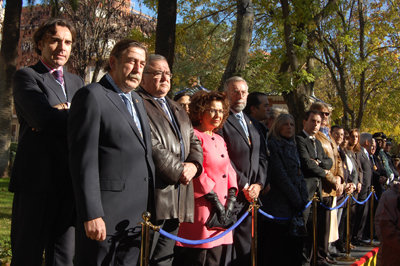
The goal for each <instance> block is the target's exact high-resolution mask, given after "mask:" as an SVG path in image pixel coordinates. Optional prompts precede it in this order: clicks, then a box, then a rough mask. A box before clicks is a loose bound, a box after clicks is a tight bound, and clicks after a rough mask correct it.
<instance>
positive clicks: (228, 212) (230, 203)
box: [225, 188, 236, 228]
mask: <svg viewBox="0 0 400 266" xmlns="http://www.w3.org/2000/svg"><path fill="white" fill-rule="evenodd" d="M235 202H236V188H230V189H229V190H228V200H227V201H226V206H225V225H226V226H227V228H228V227H231V226H232V225H233V224H234V223H235V222H236V217H235V215H234V214H233V208H234V207H235Z"/></svg>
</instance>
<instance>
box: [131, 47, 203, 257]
mask: <svg viewBox="0 0 400 266" xmlns="http://www.w3.org/2000/svg"><path fill="white" fill-rule="evenodd" d="M171 76H172V74H171V72H170V69H169V66H168V62H167V60H166V59H165V58H164V57H163V56H161V55H150V56H149V58H148V59H147V64H146V67H145V69H144V72H143V79H142V83H141V87H142V88H141V89H140V90H139V91H138V93H139V95H140V96H141V97H142V98H143V100H144V106H145V108H146V111H147V114H148V116H149V120H150V127H151V132H152V145H153V148H152V150H153V160H154V164H155V166H156V178H155V184H154V185H155V192H154V194H155V195H154V201H155V213H153V215H154V214H155V222H156V224H158V225H161V226H162V228H163V230H165V231H167V232H169V233H171V234H174V235H177V233H178V229H179V223H180V222H193V217H194V193H193V184H192V179H193V178H195V177H197V176H199V175H200V174H201V172H202V169H203V168H202V164H203V151H202V148H201V143H200V141H199V140H198V138H197V137H196V136H195V135H194V133H193V127H192V123H191V121H190V119H189V117H188V115H187V113H186V111H185V110H184V109H183V108H182V107H181V106H180V105H179V104H178V103H176V102H174V101H172V100H170V99H169V98H168V97H166V96H167V93H168V92H169V90H170V88H171V83H170V79H171ZM174 246H175V241H174V240H171V239H169V238H166V237H164V236H162V235H159V234H158V233H157V234H155V238H154V243H153V249H154V251H153V254H152V255H151V262H150V264H151V265H171V264H172V259H173V250H174Z"/></svg>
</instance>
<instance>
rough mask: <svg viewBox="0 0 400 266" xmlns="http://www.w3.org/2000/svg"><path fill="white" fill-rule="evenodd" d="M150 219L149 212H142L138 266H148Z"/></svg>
mask: <svg viewBox="0 0 400 266" xmlns="http://www.w3.org/2000/svg"><path fill="white" fill-rule="evenodd" d="M150 217H151V214H150V213H149V212H144V213H143V214H142V218H143V220H144V222H141V223H140V224H141V225H142V241H141V243H140V266H147V265H149V228H150V225H151V223H150Z"/></svg>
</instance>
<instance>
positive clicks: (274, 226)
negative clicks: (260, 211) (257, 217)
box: [257, 218, 303, 266]
mask: <svg viewBox="0 0 400 266" xmlns="http://www.w3.org/2000/svg"><path fill="white" fill-rule="evenodd" d="M263 220H264V221H262V222H260V224H259V230H258V231H259V234H258V249H257V252H258V265H293V266H296V265H301V260H302V256H301V253H302V247H303V240H302V239H301V238H299V237H294V236H291V235H289V224H278V223H276V222H273V221H271V220H267V219H266V218H264V219H263Z"/></svg>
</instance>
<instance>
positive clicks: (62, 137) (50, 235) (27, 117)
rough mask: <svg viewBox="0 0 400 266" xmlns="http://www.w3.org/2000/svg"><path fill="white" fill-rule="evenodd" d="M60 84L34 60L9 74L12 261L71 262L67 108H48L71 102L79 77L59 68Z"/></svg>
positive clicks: (71, 232)
mask: <svg viewBox="0 0 400 266" xmlns="http://www.w3.org/2000/svg"><path fill="white" fill-rule="evenodd" d="M64 82H65V84H64V87H65V91H66V96H65V95H64V93H63V90H62V87H61V85H60V84H59V83H57V81H56V80H55V78H54V77H53V75H52V74H51V73H50V72H49V70H48V69H47V68H46V67H45V66H44V65H43V63H41V62H38V63H37V64H36V65H33V66H30V67H26V68H23V69H20V70H18V71H17V72H16V73H15V76H14V91H13V93H14V104H15V109H16V112H17V116H18V121H19V124H20V130H19V139H18V150H17V155H16V158H15V162H14V166H13V169H12V174H11V180H10V187H9V189H10V191H12V192H14V201H13V213H12V224H11V243H12V252H13V258H12V264H13V265H41V262H42V257H43V250H44V249H45V250H46V264H47V265H53V263H54V264H60V263H61V264H63V265H72V258H73V255H74V238H73V236H74V231H73V227H72V225H73V223H74V201H73V196H72V194H73V193H72V184H71V178H70V174H69V171H68V152H67V151H68V149H67V135H66V132H67V116H68V110H58V109H56V108H53V107H52V106H55V105H57V104H61V103H65V102H67V101H68V102H70V101H71V99H72V97H73V96H74V94H75V92H76V91H77V90H78V89H79V88H81V87H82V86H83V81H82V79H81V78H79V77H78V76H76V75H73V74H71V73H69V72H67V71H66V70H65V69H64Z"/></svg>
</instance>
